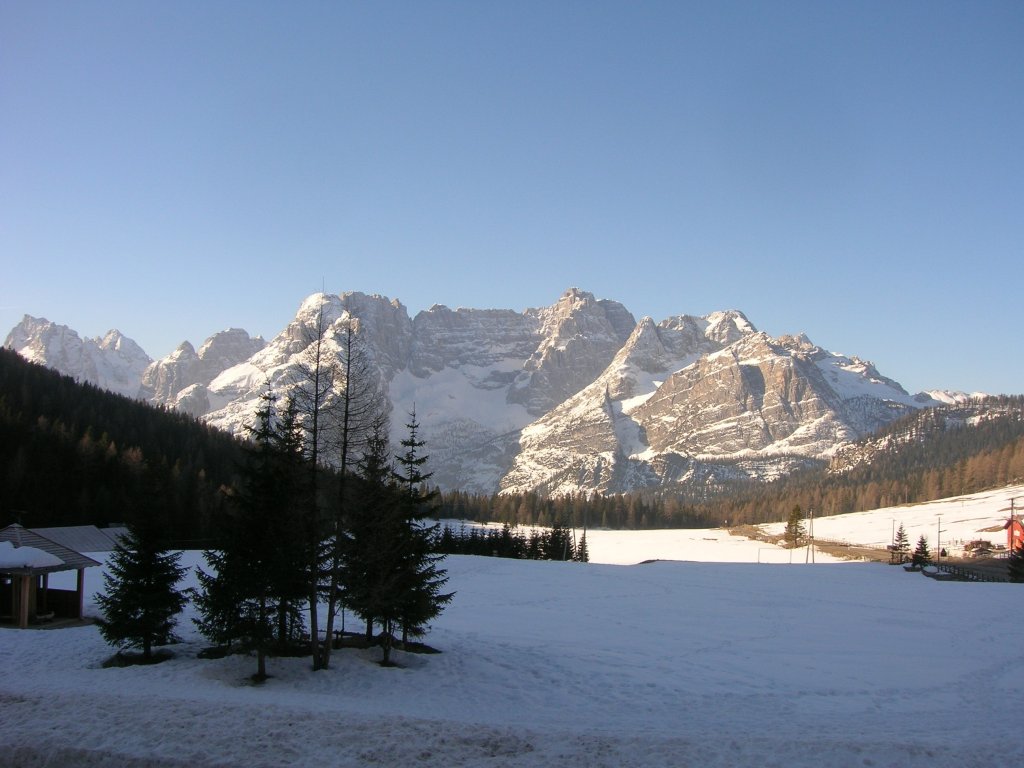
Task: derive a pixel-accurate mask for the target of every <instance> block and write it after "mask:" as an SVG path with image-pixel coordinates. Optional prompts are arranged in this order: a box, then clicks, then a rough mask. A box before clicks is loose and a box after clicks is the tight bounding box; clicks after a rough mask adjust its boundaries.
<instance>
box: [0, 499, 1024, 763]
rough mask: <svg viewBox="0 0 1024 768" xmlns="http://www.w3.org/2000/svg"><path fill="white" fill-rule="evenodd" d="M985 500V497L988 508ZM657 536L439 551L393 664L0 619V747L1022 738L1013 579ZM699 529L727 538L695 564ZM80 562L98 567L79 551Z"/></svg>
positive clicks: (162, 756)
mask: <svg viewBox="0 0 1024 768" xmlns="http://www.w3.org/2000/svg"><path fill="white" fill-rule="evenodd" d="M1002 498H1003V497H1002V496H997V497H994V498H993V499H992V500H991V506H992V507H993V509H992V515H991V517H992V519H993V520H996V519H998V517H999V513H998V512H997V511H996V510H998V509H999V507H1000V506H1002V503H1001V502H1002ZM950 504H953V505H955V504H956V502H950ZM935 509H936V507H934V506H933V507H931V508H930V509H929V511H928V514H933V513H934V510H935ZM888 514H889V512H888V511H886V512H879V515H878V516H876V519H875V520H874V521H873V522H870V521H869V516H862V517H863V519H864V520H865V521H867V522H865V525H868V526H874V527H878V526H880V525H882V523H883V522H884V523H885V525H886V526H890V527H891V523H890V519H889V517H885V518H884V519H880V516H882V515H888ZM908 514H909V513H908ZM943 525H945V523H943ZM592 533H593V534H598V533H599V534H600V535H594V536H593V538H591V536H589V535H588V542H590V543H591V552H592V554H593V555H594V556H595V559H600V557H599V553H600V552H601V550H602V547H604V546H605V545H606V544H607V545H608V546H609V550H608V551H614V552H615V553H616V554H617V555H618V559H624V558H625V555H624V554H623V553H625V552H627V551H629V552H633V551H634V550H643V549H644V547H643V545H642V543H638V541H639V542H642V541H647V540H648V537H653V538H651V539H650V540H651V541H652V542H657V541H658V538H659V537H658V536H657V535H656V532H645V533H643V534H631V533H628V532H621V533H614V534H613V533H610V532H592ZM678 536H680V534H678V533H676V532H664V533H663V538H664V539H666V540H669V539H671V538H672V537H678ZM613 539H618V540H619V541H620V542H621V543H620V544H619V545H618V547H617V548H614V547H612V544H611V542H612V541H613ZM602 540H606V541H605V542H604V543H599V541H602ZM679 540H680V541H686V542H689V544H686V545H685V546H684V545H682V544H680V545H679V548H678V549H677V550H675V551H674V552H673V551H672V550H671V548H668V547H667V545H664V544H662V545H661V546H662V548H661V549H657V547H655V545H654V544H653V543H652V545H651V546H652V549H657V551H654V552H653V553H652V554H653V556H652V557H651V558H642V559H658V560H661V562H654V563H648V564H642V565H639V564H633V565H618V564H608V563H591V564H589V565H582V564H576V563H549V562H526V561H510V560H499V559H494V558H479V557H451V558H449V559H448V560H447V561H446V562H447V567H448V569H449V573H450V575H451V582H450V584H451V586H452V587H453V588H454V589H455V590H456V591H457V595H456V597H455V600H454V602H453V603H452V605H451V606H450V607H449V608H448V610H447V611H446V612H445V613H444V614H443V615H442V616H441V617H440V618H439V619H438V620H437V622H436V624H435V626H434V630H433V632H432V633H431V634H430V635H429V637H428V638H427V640H428V642H429V643H430V644H432V645H434V646H435V647H437V648H439V649H440V650H442V651H443V653H441V654H437V655H411V654H404V653H401V652H399V653H398V654H397V656H398V661H399V662H400V663H401V664H402V665H403V666H402V667H401V668H396V669H384V668H381V667H379V666H378V665H377V664H376V663H375V661H376V659H377V658H378V654H377V653H376V652H374V651H355V650H345V651H341V652H339V653H337V654H335V656H334V659H333V665H332V669H330V670H328V671H325V672H317V673H313V672H311V671H309V669H308V662H307V660H305V659H271V660H270V661H269V671H270V673H271V675H272V676H273V677H272V678H271V679H270V680H269V681H267V682H266V683H265V684H263V685H260V686H256V685H253V684H251V683H250V682H249V680H248V676H249V675H250V674H251V673H252V672H253V671H255V662H254V660H252V659H249V658H242V657H233V658H228V659H221V660H199V659H197V658H196V652H197V651H198V650H199V649H200V648H201V647H202V646H203V641H202V638H200V637H199V636H197V635H196V633H195V632H194V630H193V629H192V627H191V622H190V621H189V619H188V615H186V617H185V618H184V619H183V621H182V623H181V627H180V629H181V634H182V636H183V639H184V642H183V643H181V644H179V645H176V646H174V652H175V654H176V655H175V658H174V659H172V660H171V661H168V662H165V663H162V664H159V665H156V666H150V667H131V668H124V669H103V668H101V667H100V664H101V662H102V661H103V660H104V659H105V658H107V657H108V656H109V655H110V654H111V649H110V648H109V646H107V645H105V644H104V642H103V641H102V639H101V638H100V636H99V633H98V631H97V630H96V629H95V627H92V626H86V627H80V628H74V629H63V630H53V631H19V630H13V629H3V630H0V744H2V745H3V747H0V749H2V756H0V764H3V765H12V766H63V765H81V766H101V765H102V766H111V765H115V766H116V765H125V766H184V765H189V766H280V765H319V766H361V765H402V764H405V765H420V766H548V765H552V766H554V765H579V766H584V765H586V766H711V767H714V766H723V767H724V766H796V767H798V768H799V767H800V766H821V765H829V766H889V765H892V766H922V767H923V766H928V767H929V768H936V767H939V768H943V767H945V766H949V767H950V768H952V767H953V766H956V767H957V768H961V767H962V766H985V768H991V766H1000V765H1009V764H1018V763H1019V762H1020V761H1021V760H1022V759H1024V736H1022V735H1021V731H1020V728H1019V722H1018V721H1019V712H1020V710H1021V705H1022V704H1024V696H1022V695H1021V693H1020V690H1021V689H1020V684H1019V678H1020V675H1019V673H1018V672H1017V670H1018V669H1019V664H1020V663H1021V662H1024V642H1022V641H1024V624H1022V622H1021V619H1020V615H1019V613H1020V612H1019V606H1020V603H1021V598H1022V597H1024V587H1021V586H1020V585H1016V584H973V583H952V582H937V581H934V580H932V579H927V578H923V577H922V576H921V575H919V574H911V573H906V572H904V571H903V570H902V569H901V568H897V567H891V566H887V565H878V564H868V563H835V562H828V563H823V562H821V558H820V557H819V559H818V563H817V564H813V565H805V564H804V563H803V560H802V559H798V561H797V562H796V563H794V564H793V565H789V564H778V563H777V561H776V562H775V563H769V562H765V561H764V560H762V562H761V563H758V561H757V557H759V556H764V555H765V552H764V548H765V546H766V545H765V544H763V543H762V542H746V543H745V544H744V543H741V542H742V540H740V542H738V541H736V540H731V539H730V537H728V536H727V535H725V534H723V533H722V532H718V531H703V532H699V531H698V532H693V531H689V532H686V536H684V537H682V538H681V539H679ZM697 542H700V543H699V544H698V543H697ZM701 550H703V551H704V552H705V555H706V556H705V557H704V558H698V557H695V556H694V555H695V554H699V553H700V551H701ZM723 551H727V552H732V553H733V555H732V556H733V557H734V560H733V561H732V562H719V561H722V560H726V559H727V557H725V556H723V555H722V553H723ZM673 554H675V555H677V556H675V557H670V556H669V555H673ZM786 554H787V555H788V553H786ZM186 557H187V558H188V561H189V562H195V561H196V560H197V559H198V556H197V554H196V553H186ZM698 559H703V560H705V562H692V561H694V560H698ZM687 560H689V561H691V562H683V561H687ZM633 562H634V563H635V562H637V561H636V560H634V561H633ZM88 577H89V581H90V590H95V589H97V588H99V586H100V585H101V583H102V582H101V573H100V569H92V570H91V571H90V572H89V574H88ZM55 586H56V585H55ZM88 610H92V611H95V607H94V606H91V608H87V611H88Z"/></svg>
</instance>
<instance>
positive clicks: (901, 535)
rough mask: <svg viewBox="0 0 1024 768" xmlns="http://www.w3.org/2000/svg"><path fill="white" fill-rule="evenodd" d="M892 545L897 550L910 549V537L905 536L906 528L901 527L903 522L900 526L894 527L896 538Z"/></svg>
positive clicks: (906, 550)
mask: <svg viewBox="0 0 1024 768" xmlns="http://www.w3.org/2000/svg"><path fill="white" fill-rule="evenodd" d="M893 547H894V548H895V550H896V551H897V552H909V551H910V539H908V538H907V530H906V529H905V528H904V527H903V523H900V527H899V528H897V529H896V540H895V541H894V542H893Z"/></svg>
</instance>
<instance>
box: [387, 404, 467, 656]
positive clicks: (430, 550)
mask: <svg viewBox="0 0 1024 768" xmlns="http://www.w3.org/2000/svg"><path fill="white" fill-rule="evenodd" d="M409 416H410V420H409V422H408V423H407V424H406V428H407V429H408V430H409V433H408V436H407V437H406V438H405V439H404V440H402V443H401V444H402V448H404V449H405V450H404V451H403V453H402V454H401V455H399V456H396V457H395V458H396V461H397V463H398V467H397V471H396V473H395V478H396V479H397V481H398V483H399V485H400V487H401V488H402V489H403V491H404V493H403V494H402V495H401V496H400V499H399V501H400V509H401V511H402V514H401V517H402V523H403V525H402V534H403V538H404V539H405V542H404V546H403V549H404V552H403V559H404V566H403V571H404V576H403V584H402V593H403V603H402V611H401V624H402V644H403V645H404V644H406V643H408V642H409V638H410V636H415V637H418V636H420V635H423V634H424V633H425V632H426V631H427V624H428V622H429V621H430V620H431V619H433V618H434V617H436V616H437V615H438V614H440V613H441V611H443V610H444V607H445V606H446V605H447V604H448V603H450V602H451V600H452V597H453V596H454V593H452V592H449V593H444V592H442V591H441V590H442V589H443V588H444V585H445V584H447V583H448V575H447V572H446V571H445V570H444V569H443V568H441V566H440V564H441V562H442V561H443V560H444V555H443V554H441V553H440V551H439V547H438V533H437V529H438V526H437V524H436V523H435V524H433V525H430V524H427V523H426V522H425V520H426V518H427V517H429V516H431V513H433V512H435V508H434V506H433V502H434V500H435V499H436V498H437V495H438V493H437V491H436V490H431V491H428V490H427V489H426V487H425V486H426V481H427V480H429V479H430V476H431V475H430V473H424V472H423V467H424V465H425V464H426V462H427V459H428V457H427V455H426V454H421V453H420V450H421V449H422V448H423V447H424V446H425V445H426V443H425V441H423V440H421V439H420V437H419V428H420V425H419V422H418V421H417V420H416V409H415V407H413V410H412V411H411V412H410V414H409Z"/></svg>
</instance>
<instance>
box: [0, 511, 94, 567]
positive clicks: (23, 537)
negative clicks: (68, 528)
mask: <svg viewBox="0 0 1024 768" xmlns="http://www.w3.org/2000/svg"><path fill="white" fill-rule="evenodd" d="M0 541H9V542H11V543H12V544H14V546H16V547H34V548H35V549H41V550H42V551H43V552H49V553H50V554H51V555H53V556H55V557H58V558H60V560H61V562H62V563H63V565H51V566H47V567H45V568H31V569H24V568H19V569H17V572H18V573H21V572H23V571H25V570H31V571H32V572H34V573H53V572H54V571H72V570H78V569H79V568H90V567H92V566H94V565H99V563H98V562H97V561H95V560H93V559H92V558H91V557H87V556H86V555H83V554H82V553H81V552H76V551H75V550H73V549H70V548H68V547H65V546H63V545H62V544H58V543H57V542H55V541H51V540H50V539H48V538H46V537H45V536H42V535H40V534H39V533H36V532H35V531H33V530H30V529H28V528H23V527H22V526H20V525H18V524H17V523H15V524H14V525H9V526H7V527H6V528H4V529H3V530H2V531H0ZM4 572H5V573H12V571H9V570H8V571H4Z"/></svg>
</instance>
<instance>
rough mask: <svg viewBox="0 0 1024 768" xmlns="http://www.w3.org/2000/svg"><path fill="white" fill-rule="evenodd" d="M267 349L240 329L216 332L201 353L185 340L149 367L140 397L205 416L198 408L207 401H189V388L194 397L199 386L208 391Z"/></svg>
mask: <svg viewBox="0 0 1024 768" xmlns="http://www.w3.org/2000/svg"><path fill="white" fill-rule="evenodd" d="M264 346H266V342H265V341H264V340H263V339H262V338H260V337H259V336H257V337H256V338H252V337H250V336H249V334H248V333H246V332H245V331H243V330H241V329H239V328H230V329H228V330H226V331H221V332H220V333H215V334H214V335H213V336H211V337H210V338H208V339H207V340H206V341H205V342H203V345H202V346H201V347H200V348H199V351H198V352H196V350H195V347H193V346H192V345H191V344H190V343H189V342H187V341H184V342H182V343H181V344H180V345H179V346H178V348H177V349H176V350H174V351H173V352H172V353H171V354H169V355H168V356H167V357H165V358H163V359H161V360H157V361H155V362H153V363H151V364H150V365H149V366H148V367H147V368H146V370H145V371H144V372H143V374H142V384H141V387H140V389H139V394H140V396H141V397H142V398H143V399H145V400H150V401H152V402H155V403H167V404H172V405H173V406H174V407H179V408H181V410H184V411H185V412H186V413H190V414H192V415H201V414H202V413H204V412H205V411H200V412H197V411H196V408H198V407H200V405H201V403H202V402H204V401H203V400H200V401H194V400H192V401H186V400H183V399H182V395H181V394H180V393H182V392H183V390H185V389H189V392H190V394H189V396H190V397H192V396H193V394H194V392H195V386H196V385H199V387H200V389H204V388H205V387H206V386H207V385H208V384H209V383H210V382H211V381H213V380H214V379H215V378H217V376H219V375H220V374H221V373H223V372H224V371H226V370H227V369H228V368H231V367H232V366H234V365H238V364H239V363H241V362H244V361H245V360H248V359H249V358H250V357H252V356H253V355H254V354H256V353H257V352H259V351H260V350H261V349H263V347H264ZM185 402H189V405H188V406H187V407H184V406H182V405H181V404H182V403H185Z"/></svg>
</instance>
